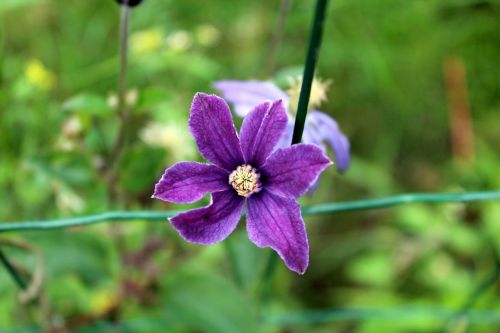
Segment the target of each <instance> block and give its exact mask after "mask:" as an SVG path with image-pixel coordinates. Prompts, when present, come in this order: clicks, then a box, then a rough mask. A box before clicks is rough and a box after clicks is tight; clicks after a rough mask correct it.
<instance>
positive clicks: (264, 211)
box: [247, 190, 309, 274]
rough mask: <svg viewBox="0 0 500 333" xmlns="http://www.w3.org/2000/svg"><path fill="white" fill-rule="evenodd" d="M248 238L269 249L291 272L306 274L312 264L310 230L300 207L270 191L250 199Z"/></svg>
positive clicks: (291, 200) (293, 201)
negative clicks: (306, 226) (308, 236)
mask: <svg viewBox="0 0 500 333" xmlns="http://www.w3.org/2000/svg"><path fill="white" fill-rule="evenodd" d="M247 231H248V237H249V238H250V240H251V241H252V242H254V243H255V244H256V245H257V246H259V247H265V246H269V247H271V248H272V249H274V250H275V251H276V252H278V254H279V255H280V257H281V258H282V259H283V260H284V261H285V264H286V265H287V266H288V268H289V269H291V270H292V271H295V272H297V273H299V274H304V272H305V271H306V268H307V265H308V263H309V244H308V242H307V234H306V228H305V225H304V221H303V220H302V216H301V215H300V205H299V204H298V203H297V202H296V201H295V200H293V199H287V198H283V197H280V196H277V195H274V194H272V193H270V192H268V191H265V190H264V191H262V192H260V193H258V194H254V195H252V196H251V197H250V198H249V199H248V216H247Z"/></svg>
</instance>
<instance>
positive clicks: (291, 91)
mask: <svg viewBox="0 0 500 333" xmlns="http://www.w3.org/2000/svg"><path fill="white" fill-rule="evenodd" d="M331 83H332V81H331V80H325V81H323V80H321V79H320V78H317V77H315V78H314V79H313V82H312V86H311V95H310V97H309V105H308V108H309V109H311V108H316V107H318V106H320V105H321V103H323V102H324V101H326V100H327V99H328V98H327V97H326V92H327V91H328V87H330V84H331ZM288 84H289V88H288V89H287V91H286V93H287V95H288V97H290V102H289V105H288V110H289V112H290V113H291V114H292V115H293V116H295V115H296V114H297V105H298V103H299V97H300V89H301V87H302V77H300V76H299V77H289V78H288Z"/></svg>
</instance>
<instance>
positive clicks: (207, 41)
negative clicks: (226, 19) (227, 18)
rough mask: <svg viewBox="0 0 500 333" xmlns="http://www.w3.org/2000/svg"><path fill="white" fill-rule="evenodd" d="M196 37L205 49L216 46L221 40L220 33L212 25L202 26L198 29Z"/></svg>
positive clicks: (195, 32)
mask: <svg viewBox="0 0 500 333" xmlns="http://www.w3.org/2000/svg"><path fill="white" fill-rule="evenodd" d="M194 35H195V38H196V41H197V42H198V44H200V45H202V46H205V47H210V46H214V45H215V44H217V42H218V41H219V39H220V31H219V30H217V28H216V27H214V26H213V25H210V24H202V25H199V26H198V27H196V29H195V31H194Z"/></svg>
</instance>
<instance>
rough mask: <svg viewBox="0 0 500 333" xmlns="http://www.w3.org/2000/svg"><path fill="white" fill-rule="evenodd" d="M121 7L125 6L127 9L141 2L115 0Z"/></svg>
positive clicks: (135, 0) (136, 0)
mask: <svg viewBox="0 0 500 333" xmlns="http://www.w3.org/2000/svg"><path fill="white" fill-rule="evenodd" d="M116 2H118V3H119V4H121V5H125V4H127V5H128V6H129V7H135V6H138V5H140V4H141V2H142V0H116Z"/></svg>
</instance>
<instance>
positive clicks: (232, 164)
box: [189, 93, 244, 171]
mask: <svg viewBox="0 0 500 333" xmlns="http://www.w3.org/2000/svg"><path fill="white" fill-rule="evenodd" d="M189 129H190V131H191V133H192V134H193V137H194V139H195V141H196V145H197V146H198V149H199V150H200V153H201V155H202V156H203V157H205V158H206V159H207V161H210V162H212V163H213V164H215V165H217V166H219V167H221V168H223V169H225V170H228V171H232V170H234V169H236V167H237V166H239V165H241V164H243V163H244V160H243V154H242V152H241V147H240V140H239V139H238V134H237V133H236V128H235V127H234V123H233V119H232V118H231V111H230V110H229V106H228V105H227V103H226V102H225V101H224V100H223V99H222V98H220V97H218V96H215V95H207V94H202V93H197V94H196V95H195V96H194V98H193V103H192V104H191V114H190V117H189Z"/></svg>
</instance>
